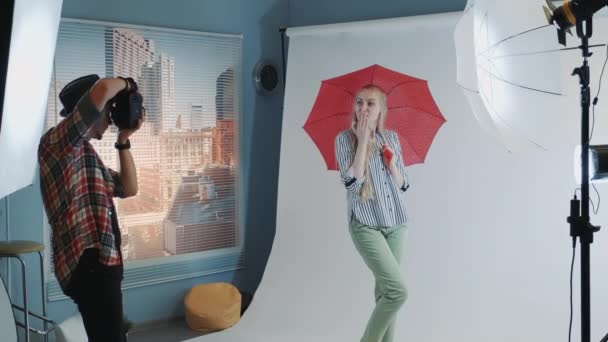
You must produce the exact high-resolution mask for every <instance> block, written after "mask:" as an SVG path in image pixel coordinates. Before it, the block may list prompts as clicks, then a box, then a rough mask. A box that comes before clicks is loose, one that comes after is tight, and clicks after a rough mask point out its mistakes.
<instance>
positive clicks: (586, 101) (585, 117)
mask: <svg viewBox="0 0 608 342" xmlns="http://www.w3.org/2000/svg"><path fill="white" fill-rule="evenodd" d="M583 25H585V26H584V29H583ZM592 33H593V23H592V18H591V17H590V18H588V19H587V20H579V21H577V22H576V34H577V36H578V37H579V38H580V39H581V42H582V43H581V45H580V46H579V48H580V49H581V50H582V55H583V65H582V66H580V67H578V68H575V69H574V71H573V72H572V76H574V75H578V77H579V81H580V85H581V108H582V118H581V120H582V121H581V168H582V172H581V175H582V177H581V199H580V201H579V200H578V199H577V198H576V194H575V195H574V199H572V200H571V201H570V216H569V217H568V220H567V221H568V223H570V236H571V237H572V243H573V247H576V239H577V238H579V241H580V245H581V251H580V254H581V257H580V259H581V338H582V339H581V342H591V286H590V276H591V267H590V247H591V243H593V234H594V233H596V232H598V231H599V230H600V227H599V226H593V225H592V224H591V220H590V217H589V107H590V105H591V91H590V89H589V76H590V72H589V64H588V62H587V58H588V57H590V56H591V55H592V54H591V53H590V52H589V38H591V35H592Z"/></svg>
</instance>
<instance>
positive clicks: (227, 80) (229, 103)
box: [215, 68, 236, 120]
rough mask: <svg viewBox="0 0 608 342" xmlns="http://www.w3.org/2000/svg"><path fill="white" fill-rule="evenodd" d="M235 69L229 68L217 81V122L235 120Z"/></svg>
mask: <svg viewBox="0 0 608 342" xmlns="http://www.w3.org/2000/svg"><path fill="white" fill-rule="evenodd" d="M234 76H235V75H234V69H233V68H228V69H226V70H225V71H224V72H222V73H221V74H220V76H219V77H218V78H217V80H216V81H215V112H216V117H217V120H224V119H234V114H235V100H236V99H235V93H236V92H235V82H234Z"/></svg>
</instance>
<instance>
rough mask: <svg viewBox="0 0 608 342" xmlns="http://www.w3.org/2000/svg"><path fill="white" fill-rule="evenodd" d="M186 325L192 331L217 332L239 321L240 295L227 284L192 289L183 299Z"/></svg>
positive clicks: (198, 286)
mask: <svg viewBox="0 0 608 342" xmlns="http://www.w3.org/2000/svg"><path fill="white" fill-rule="evenodd" d="M184 303H185V306H186V323H187V324H188V326H189V327H190V329H192V330H197V331H217V330H223V329H227V328H230V327H231V326H233V325H235V324H236V323H237V322H238V321H239V319H241V293H240V292H239V290H238V289H237V288H236V287H235V286H234V285H232V284H229V283H211V284H203V285H197V286H195V287H193V288H192V289H191V290H190V292H188V294H187V295H186V297H185V298H184Z"/></svg>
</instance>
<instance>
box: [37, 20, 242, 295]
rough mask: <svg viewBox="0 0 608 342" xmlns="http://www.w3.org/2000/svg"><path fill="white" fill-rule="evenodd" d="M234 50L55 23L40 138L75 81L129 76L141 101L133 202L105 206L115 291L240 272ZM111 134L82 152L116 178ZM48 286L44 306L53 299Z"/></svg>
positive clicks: (231, 41) (213, 40) (201, 36)
mask: <svg viewBox="0 0 608 342" xmlns="http://www.w3.org/2000/svg"><path fill="white" fill-rule="evenodd" d="M241 46H242V37H241V36H240V35H224V34H210V33H201V32H191V31H181V30H169V29H158V28H151V27H141V26H132V25H122V24H113V23H104V22H92V21H85V20H73V19H63V20H62V21H61V25H60V28H59V35H58V39H57V49H56V54H55V64H54V66H55V67H54V70H53V77H52V80H51V87H50V91H49V101H48V109H47V120H46V129H49V128H51V127H53V126H54V125H56V124H57V123H58V122H59V121H60V120H61V119H62V118H61V117H60V116H59V115H58V113H59V111H60V110H61V109H62V108H63V107H62V105H61V103H60V101H59V98H58V94H59V92H60V91H61V89H62V88H63V86H65V85H66V84H67V83H68V82H69V81H71V80H73V79H75V78H77V77H79V76H83V75H87V74H97V75H99V76H100V77H113V76H124V77H133V79H135V81H136V82H137V83H138V85H139V89H140V93H141V94H142V95H143V97H144V106H145V108H146V112H147V116H148V120H147V122H146V123H145V124H144V125H143V127H142V128H141V129H140V130H139V131H138V132H137V133H135V134H134V135H133V136H132V137H131V145H132V149H131V153H132V154H133V157H134V160H135V164H136V167H137V174H138V181H139V193H138V194H137V196H135V197H132V198H128V199H124V200H120V199H115V203H116V206H117V211H118V217H119V223H120V227H121V232H122V241H123V245H122V252H123V256H124V258H125V261H126V263H125V269H126V273H125V280H124V283H123V287H124V288H130V287H135V286H141V285H146V284H154V283H159V282H164V281H170V280H175V279H181V278H188V277H194V276H199V275H203V274H210V273H214V272H219V271H226V270H234V269H238V268H241V267H243V264H244V261H243V260H242V257H241V255H242V253H241V252H242V250H243V248H244V243H243V237H244V227H243V225H242V215H241V212H240V210H239V209H240V207H241V206H240V203H241V201H242V198H241V197H240V196H241V193H242V192H241V191H238V187H239V169H240V163H239V157H238V137H239V134H238V127H239V126H238V124H239V118H240V84H241V81H240V75H241ZM116 133H117V132H116V127H114V126H111V127H110V128H109V129H108V131H107V132H106V134H105V135H104V137H103V139H102V140H101V141H97V140H91V143H92V144H93V146H94V147H95V149H96V151H97V153H98V154H99V155H100V156H101V158H102V160H103V161H104V164H106V165H107V166H108V167H111V168H113V169H115V170H118V165H117V164H118V155H117V152H116V150H115V149H114V141H115V138H116ZM182 151H183V153H182ZM187 151H192V152H191V153H188V152H187ZM194 151H205V152H204V153H200V152H199V153H195V152H194ZM46 221H47V220H45V222H46ZM47 231H48V232H47V233H48V234H47V236H50V228H49V227H47ZM49 265H50V263H49ZM50 272H52V269H51V270H50ZM49 279H53V280H52V281H51V282H50V284H49V297H50V298H51V299H57V298H62V293H61V291H60V289H59V287H58V284H57V283H56V281H55V280H54V277H49Z"/></svg>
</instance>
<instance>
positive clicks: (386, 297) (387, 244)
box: [350, 219, 407, 342]
mask: <svg viewBox="0 0 608 342" xmlns="http://www.w3.org/2000/svg"><path fill="white" fill-rule="evenodd" d="M350 235H351V237H352V239H353V242H354V244H355V247H356V248H357V251H358V252H359V254H361V257H363V261H365V264H366V265H367V267H369V269H370V270H371V271H372V273H373V274H374V278H375V279H376V286H375V296H376V307H375V308H374V311H373V312H372V315H371V317H370V318H369V321H368V323H367V327H366V328H365V333H364V334H363V337H362V338H361V342H392V341H393V337H394V330H395V327H394V322H395V318H396V316H397V312H398V311H399V309H400V308H401V306H402V305H403V304H404V303H405V301H406V299H407V289H406V287H405V284H404V281H403V275H402V272H401V268H400V263H401V255H402V246H403V243H404V241H405V239H406V237H407V226H406V225H400V226H396V227H391V228H385V229H374V228H372V227H369V226H366V225H364V224H362V223H360V222H358V221H357V220H355V219H353V220H352V221H351V223H350Z"/></svg>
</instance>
